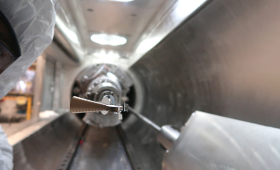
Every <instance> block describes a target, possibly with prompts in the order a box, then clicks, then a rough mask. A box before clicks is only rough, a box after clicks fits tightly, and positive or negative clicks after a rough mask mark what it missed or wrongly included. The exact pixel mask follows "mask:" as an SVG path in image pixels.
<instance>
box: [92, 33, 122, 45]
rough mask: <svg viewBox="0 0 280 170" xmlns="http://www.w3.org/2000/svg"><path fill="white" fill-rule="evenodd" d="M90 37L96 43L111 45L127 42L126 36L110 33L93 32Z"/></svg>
mask: <svg viewBox="0 0 280 170" xmlns="http://www.w3.org/2000/svg"><path fill="white" fill-rule="evenodd" d="M90 39H91V41H93V42H95V43H97V44H101V45H111V46H118V45H124V44H125V43H126V42H127V40H126V38H124V37H122V36H118V35H112V34H93V35H92V36H91V37H90Z"/></svg>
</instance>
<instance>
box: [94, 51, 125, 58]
mask: <svg viewBox="0 0 280 170" xmlns="http://www.w3.org/2000/svg"><path fill="white" fill-rule="evenodd" d="M93 56H95V57H101V58H120V55H119V54H118V53H117V52H114V51H105V50H101V51H99V52H95V53H93Z"/></svg>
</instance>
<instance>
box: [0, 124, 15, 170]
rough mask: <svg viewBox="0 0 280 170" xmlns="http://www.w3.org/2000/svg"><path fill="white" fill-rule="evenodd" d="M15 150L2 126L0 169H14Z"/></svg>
mask: <svg viewBox="0 0 280 170" xmlns="http://www.w3.org/2000/svg"><path fill="white" fill-rule="evenodd" d="M12 168H13V150H12V147H11V146H10V145H9V143H8V141H7V137H6V135H5V134H4V131H3V129H2V127H1V126H0V170H12Z"/></svg>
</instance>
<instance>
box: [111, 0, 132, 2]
mask: <svg viewBox="0 0 280 170" xmlns="http://www.w3.org/2000/svg"><path fill="white" fill-rule="evenodd" d="M110 1H117V2H131V1H134V0H110Z"/></svg>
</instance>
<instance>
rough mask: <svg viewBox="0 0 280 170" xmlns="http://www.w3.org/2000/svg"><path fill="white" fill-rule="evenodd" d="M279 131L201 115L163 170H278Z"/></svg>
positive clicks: (194, 119) (187, 128) (185, 132)
mask: <svg viewBox="0 0 280 170" xmlns="http://www.w3.org/2000/svg"><path fill="white" fill-rule="evenodd" d="M279 167H280V129H276V128H272V127H267V126H261V125H257V124H253V123H248V122H243V121H239V120H234V119H229V118H225V117H221V116H216V115H212V114H208V113H204V112H200V111H196V112H195V113H193V114H192V116H191V118H190V119H189V120H188V122H187V123H186V125H185V127H184V130H183V131H182V132H181V135H180V137H179V139H178V140H177V141H176V142H175V143H174V145H173V147H172V149H171V150H170V152H169V153H167V154H166V157H165V158H164V162H163V170H186V169H188V170H278V169H279Z"/></svg>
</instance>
